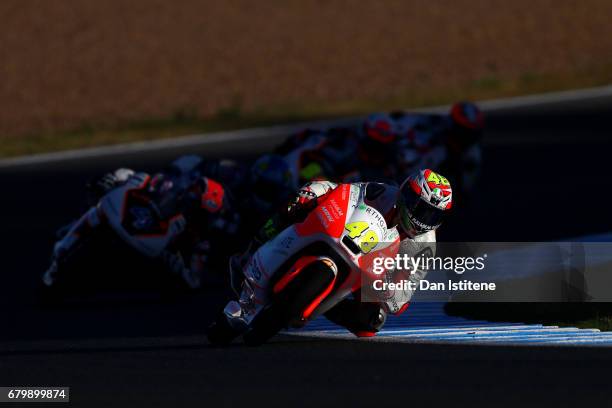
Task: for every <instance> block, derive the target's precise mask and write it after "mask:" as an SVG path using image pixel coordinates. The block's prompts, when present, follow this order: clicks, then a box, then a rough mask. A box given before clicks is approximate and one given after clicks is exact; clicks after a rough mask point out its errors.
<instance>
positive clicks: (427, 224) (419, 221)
mask: <svg viewBox="0 0 612 408" xmlns="http://www.w3.org/2000/svg"><path fill="white" fill-rule="evenodd" d="M443 218H444V211H443V210H441V209H439V208H437V207H434V206H433V205H430V204H428V203H426V202H425V201H423V200H421V198H420V197H419V196H418V195H417V194H416V193H414V192H413V191H412V190H410V191H409V192H408V194H404V197H403V200H402V202H401V203H400V220H401V223H402V227H404V229H405V230H406V231H409V230H411V229H414V230H416V231H417V232H425V231H430V230H433V229H436V228H437V227H438V226H439V225H440V224H442V220H443Z"/></svg>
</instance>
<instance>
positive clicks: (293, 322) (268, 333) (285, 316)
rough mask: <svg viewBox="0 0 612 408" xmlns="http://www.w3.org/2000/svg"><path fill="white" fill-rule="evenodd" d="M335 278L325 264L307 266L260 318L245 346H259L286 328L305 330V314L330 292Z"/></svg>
mask: <svg viewBox="0 0 612 408" xmlns="http://www.w3.org/2000/svg"><path fill="white" fill-rule="evenodd" d="M335 278H336V275H335V273H334V271H333V270H332V269H331V267H330V266H329V265H328V264H326V263H325V262H322V261H317V262H314V263H312V264H310V265H308V266H306V267H305V268H304V270H303V271H301V272H300V273H299V274H298V275H297V276H296V277H295V278H294V279H293V280H292V281H291V282H290V283H289V284H288V285H287V287H285V288H284V289H283V290H282V291H281V292H280V293H278V294H277V295H276V298H275V299H274V300H273V301H272V304H271V305H270V307H269V308H267V309H266V310H264V311H262V312H261V313H260V314H259V316H257V318H256V320H255V321H254V322H253V324H252V326H251V329H250V330H249V331H248V332H247V333H245V335H244V336H243V338H244V342H245V344H247V345H249V346H258V345H261V344H263V343H265V342H266V341H268V340H269V339H270V338H271V337H273V336H274V335H275V334H277V333H278V332H279V331H280V330H282V329H283V328H285V327H288V326H293V327H301V326H304V325H305V324H306V322H307V321H308V317H309V316H307V317H306V318H305V317H304V311H305V310H306V309H307V308H309V307H310V306H311V305H312V304H313V302H315V301H316V300H317V298H319V297H320V296H321V295H322V294H323V293H324V292H325V291H326V290H328V289H329V286H330V285H332V284H333V282H334V280H335Z"/></svg>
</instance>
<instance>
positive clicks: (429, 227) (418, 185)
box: [211, 169, 452, 341]
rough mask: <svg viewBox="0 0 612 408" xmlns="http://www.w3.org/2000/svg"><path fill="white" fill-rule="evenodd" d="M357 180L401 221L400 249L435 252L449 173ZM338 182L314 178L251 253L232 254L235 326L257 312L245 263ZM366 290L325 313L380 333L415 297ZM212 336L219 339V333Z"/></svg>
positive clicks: (415, 276)
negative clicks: (365, 295) (367, 295)
mask: <svg viewBox="0 0 612 408" xmlns="http://www.w3.org/2000/svg"><path fill="white" fill-rule="evenodd" d="M353 185H354V186H356V187H358V188H359V189H360V191H362V192H363V194H364V198H365V201H364V202H365V203H366V204H367V205H368V206H371V207H372V208H374V209H375V210H377V211H379V212H380V213H381V214H382V215H383V216H384V220H385V222H386V224H387V226H388V227H390V228H393V227H395V226H399V228H398V229H399V234H400V235H399V238H400V244H399V253H400V254H409V255H410V256H420V255H421V254H425V255H426V256H433V255H434V252H435V241H436V234H435V231H436V229H437V228H438V227H439V226H440V225H441V223H442V220H443V218H444V217H445V215H446V213H447V212H448V211H449V210H450V209H451V207H452V189H451V186H450V183H449V182H448V180H447V179H446V178H445V177H443V176H441V175H439V174H437V173H435V172H433V171H431V170H429V169H425V170H420V171H418V172H416V173H414V174H413V175H411V176H410V177H408V178H407V179H406V180H405V181H404V183H402V185H401V186H400V187H397V186H394V185H389V184H383V183H376V182H367V183H354V184H353ZM337 187H338V185H337V184H336V183H333V182H330V181H313V182H309V183H307V184H306V185H304V186H303V187H302V188H301V189H300V190H299V192H298V194H297V195H296V196H295V198H294V199H293V200H292V202H291V203H290V205H289V206H288V208H287V210H286V211H284V212H283V213H280V214H277V215H276V216H275V217H273V218H271V219H270V220H269V221H268V222H267V223H266V225H265V226H264V227H263V228H262V229H261V231H260V232H259V233H258V234H257V235H256V236H255V238H254V239H253V241H252V243H251V245H250V247H249V249H248V250H247V252H246V253H245V254H244V255H242V256H241V257H235V258H233V259H232V267H231V274H232V276H231V281H232V287H233V289H234V291H235V292H236V294H237V295H238V297H239V300H238V301H230V302H229V303H228V305H227V306H226V308H225V311H224V316H225V319H227V324H229V326H230V327H243V326H244V321H245V320H247V321H252V319H253V318H254V316H253V315H252V314H253V313H256V310H257V308H256V307H253V305H251V304H250V303H252V301H253V299H252V290H251V289H250V287H249V285H248V284H246V279H245V275H243V274H242V269H243V268H242V266H243V265H244V264H245V263H246V262H247V261H248V259H249V258H250V257H251V255H252V254H253V253H254V252H255V251H256V250H257V248H259V247H260V246H261V245H263V243H265V242H266V241H268V240H270V239H272V238H273V237H275V236H276V235H277V234H279V233H280V231H282V230H283V229H285V228H286V227H288V226H289V225H291V224H294V223H298V222H301V221H303V220H304V219H306V217H307V216H308V214H309V213H310V212H311V211H312V210H313V209H315V208H316V207H317V206H318V204H319V203H321V202H323V201H324V200H325V199H326V197H328V196H329V195H330V194H331V193H332V192H333V191H334V190H335V189H336V188H337ZM426 272H427V271H425V270H418V271H412V273H411V274H410V276H409V277H408V279H409V280H412V281H418V280H420V279H422V278H423V277H424V276H425V274H426ZM402 273H403V272H401V271H394V272H390V273H389V274H390V275H389V277H390V279H392V280H394V281H398V280H400V279H401V278H402V276H400V275H401V274H402ZM360 294H361V292H359V290H358V289H357V290H355V291H354V292H353V296H352V297H349V298H346V299H344V300H342V301H341V302H340V303H338V304H336V305H335V306H334V307H332V308H331V309H330V310H328V311H327V312H326V313H325V316H326V317H327V318H328V319H329V320H331V321H333V322H335V323H336V324H339V325H341V326H344V327H345V328H347V329H348V330H350V331H351V332H352V333H354V334H355V335H357V336H373V335H375V334H376V332H378V331H379V330H380V329H381V328H382V326H383V325H384V323H385V320H386V316H387V314H388V313H393V314H399V313H402V312H403V311H404V310H405V309H406V308H407V307H408V304H409V301H410V299H411V297H412V292H410V291H409V290H406V291H399V290H394V291H393V292H392V293H385V294H384V296H383V297H380V298H377V299H376V300H375V301H372V299H369V300H368V301H363V299H361V296H360ZM255 301H256V300H255ZM249 315H250V316H249ZM221 324H223V323H221ZM213 336H214V335H213ZM211 341H214V338H213V339H212V340H211Z"/></svg>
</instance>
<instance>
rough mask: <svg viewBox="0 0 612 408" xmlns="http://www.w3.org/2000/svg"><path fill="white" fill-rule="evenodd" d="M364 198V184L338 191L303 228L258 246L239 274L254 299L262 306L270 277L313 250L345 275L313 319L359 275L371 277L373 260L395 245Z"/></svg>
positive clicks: (395, 234)
mask: <svg viewBox="0 0 612 408" xmlns="http://www.w3.org/2000/svg"><path fill="white" fill-rule="evenodd" d="M364 192H365V184H360V183H358V184H341V185H339V186H338V187H337V188H336V189H335V190H334V191H333V192H332V193H331V194H330V195H329V197H328V198H327V199H326V200H325V201H324V202H322V203H321V204H320V205H319V206H318V207H317V208H315V209H314V210H313V211H312V212H311V213H310V214H309V215H308V217H307V218H306V220H304V222H302V223H299V224H295V225H292V226H290V227H288V228H286V229H285V230H284V231H282V232H281V233H280V234H278V235H277V236H276V237H275V238H273V239H272V240H270V241H268V242H267V243H265V244H264V245H262V246H261V247H260V248H259V249H258V251H257V252H256V253H255V254H254V255H253V256H252V257H251V259H250V261H249V262H248V263H247V265H246V267H245V270H244V274H245V276H246V278H247V280H248V281H249V282H250V283H251V289H252V290H253V298H254V299H257V301H258V302H260V303H262V304H265V302H267V301H268V295H269V293H268V292H269V282H270V280H271V279H272V277H274V276H275V275H276V274H277V273H279V271H280V269H281V267H283V265H285V264H286V262H287V260H289V259H290V258H292V257H294V256H296V255H297V256H299V254H300V252H302V251H303V250H304V249H305V248H307V247H310V246H312V245H314V244H318V245H320V244H323V245H325V247H326V248H328V251H329V252H330V253H333V255H334V256H333V258H334V260H336V262H338V261H340V262H342V263H343V264H344V266H346V267H347V268H346V269H348V272H349V273H348V275H347V276H346V278H345V279H344V280H343V281H342V282H338V283H337V284H336V286H335V288H334V290H333V292H332V293H331V294H330V295H329V296H328V297H327V299H326V300H325V301H324V302H323V303H322V304H321V306H320V307H319V308H318V309H317V310H316V311H315V313H314V314H315V315H317V314H320V313H323V312H324V311H325V310H327V309H329V308H330V307H332V306H333V305H334V304H336V303H337V302H339V301H340V300H342V299H343V298H345V297H346V296H348V295H349V294H350V293H352V292H353V291H354V290H356V289H358V287H359V285H360V283H361V278H362V274H371V273H372V268H371V265H372V259H374V258H375V257H377V256H379V255H380V254H382V253H385V255H388V251H389V250H390V249H392V250H395V251H396V250H397V245H396V244H397V243H398V242H399V233H398V231H397V229H396V228H395V227H393V228H390V229H388V228H387V225H386V221H385V219H384V217H383V216H382V214H380V212H378V211H377V210H376V209H374V208H372V207H370V206H368V205H367V204H365V202H364ZM385 251H387V252H385ZM281 272H282V271H281Z"/></svg>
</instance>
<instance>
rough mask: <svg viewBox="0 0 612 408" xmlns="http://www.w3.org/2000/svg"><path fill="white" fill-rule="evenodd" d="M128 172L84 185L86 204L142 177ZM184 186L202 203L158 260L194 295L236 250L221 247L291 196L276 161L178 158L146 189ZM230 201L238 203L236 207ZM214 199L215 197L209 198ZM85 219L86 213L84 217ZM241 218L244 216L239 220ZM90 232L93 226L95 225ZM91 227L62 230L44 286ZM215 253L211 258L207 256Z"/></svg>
mask: <svg viewBox="0 0 612 408" xmlns="http://www.w3.org/2000/svg"><path fill="white" fill-rule="evenodd" d="M144 175H145V173H136V172H135V171H134V170H131V169H128V168H119V169H117V170H115V171H113V172H109V173H106V174H104V175H102V176H100V177H97V178H93V179H91V180H90V181H89V182H88V183H87V185H86V188H87V203H88V206H89V207H90V208H93V207H95V206H96V205H97V204H98V202H99V200H100V199H101V198H102V197H103V196H104V195H105V194H107V193H109V192H110V191H112V190H113V189H115V188H117V187H119V186H122V185H124V184H125V183H127V182H129V180H130V179H131V178H134V177H143V176H144ZM178 180H181V182H186V183H187V184H190V185H192V186H193V188H194V189H201V191H200V196H201V197H202V200H203V201H202V203H201V205H200V206H199V207H198V208H200V211H197V214H194V213H192V214H191V215H192V216H191V217H189V223H188V228H187V230H188V232H189V234H187V233H186V234H182V235H183V236H182V237H181V239H180V240H177V242H176V244H175V245H174V250H169V251H164V252H163V253H162V255H161V257H160V260H161V261H162V263H163V264H164V265H165V266H166V268H167V269H168V270H170V271H171V272H173V273H175V274H177V275H178V276H181V277H182V278H183V280H184V281H185V283H186V284H187V286H189V287H190V288H193V289H196V288H199V287H200V286H201V281H202V277H203V276H208V275H209V274H205V272H206V271H208V270H210V269H213V265H211V264H214V266H215V267H217V268H214V269H221V267H220V266H221V265H225V263H224V262H223V260H226V259H227V258H228V257H229V256H230V255H231V254H232V253H233V251H234V250H235V249H233V248H234V247H233V246H232V247H229V246H228V245H226V242H228V241H232V242H234V243H235V244H237V245H241V244H242V245H244V244H245V243H246V242H242V243H241V242H240V237H242V236H250V235H251V234H252V233H249V231H254V230H256V229H257V228H258V227H259V226H260V225H261V224H262V223H263V222H264V221H265V220H266V219H267V218H269V217H270V215H271V214H272V213H273V212H275V211H276V210H277V209H278V207H279V206H280V204H281V203H286V201H287V198H288V197H289V195H290V193H291V191H293V188H292V185H291V179H290V176H289V169H288V166H287V164H286V162H285V161H284V160H282V158H280V157H279V156H276V155H265V156H262V157H261V158H260V159H259V160H257V161H256V163H255V164H254V165H253V166H252V167H251V171H249V169H248V167H247V166H244V165H240V164H238V163H237V162H235V161H232V160H225V159H223V160H203V159H202V158H201V157H199V156H195V155H187V156H182V157H180V158H178V159H177V160H175V161H174V162H172V164H171V165H170V166H169V167H168V168H166V169H165V170H163V171H161V172H159V173H157V174H156V175H154V176H153V178H152V182H151V185H153V184H158V185H161V186H163V185H164V184H165V183H170V184H171V183H173V182H174V183H176V182H177V181H178ZM209 190H211V191H216V192H219V193H220V195H221V197H222V198H223V200H222V202H219V203H217V202H215V201H214V200H213V201H210V199H211V197H208V196H207V192H208V191H209ZM235 197H240V201H238V200H236V199H235ZM212 198H214V197H212ZM87 213H91V211H88V212H87ZM243 215H244V216H243ZM94 224H95V226H97V225H98V222H97V221H96V222H95V223H94ZM89 225H93V224H92V223H91V220H87V222H85V219H81V220H78V221H76V222H73V223H70V224H69V225H67V226H65V227H63V228H61V229H60V230H59V231H58V233H57V235H58V239H59V241H58V242H57V244H56V245H55V250H54V255H53V262H52V265H51V267H50V268H49V269H48V270H47V272H46V273H45V276H44V282H45V285H47V286H51V285H53V284H54V281H55V275H56V272H57V268H58V262H61V258H62V254H63V253H67V252H69V251H70V250H71V248H73V247H75V246H76V245H79V241H80V239H78V238H77V237H80V238H82V235H83V232H84V231H88V230H89V229H87V228H84V226H89ZM212 253H214V257H213V256H211V254H212Z"/></svg>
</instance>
